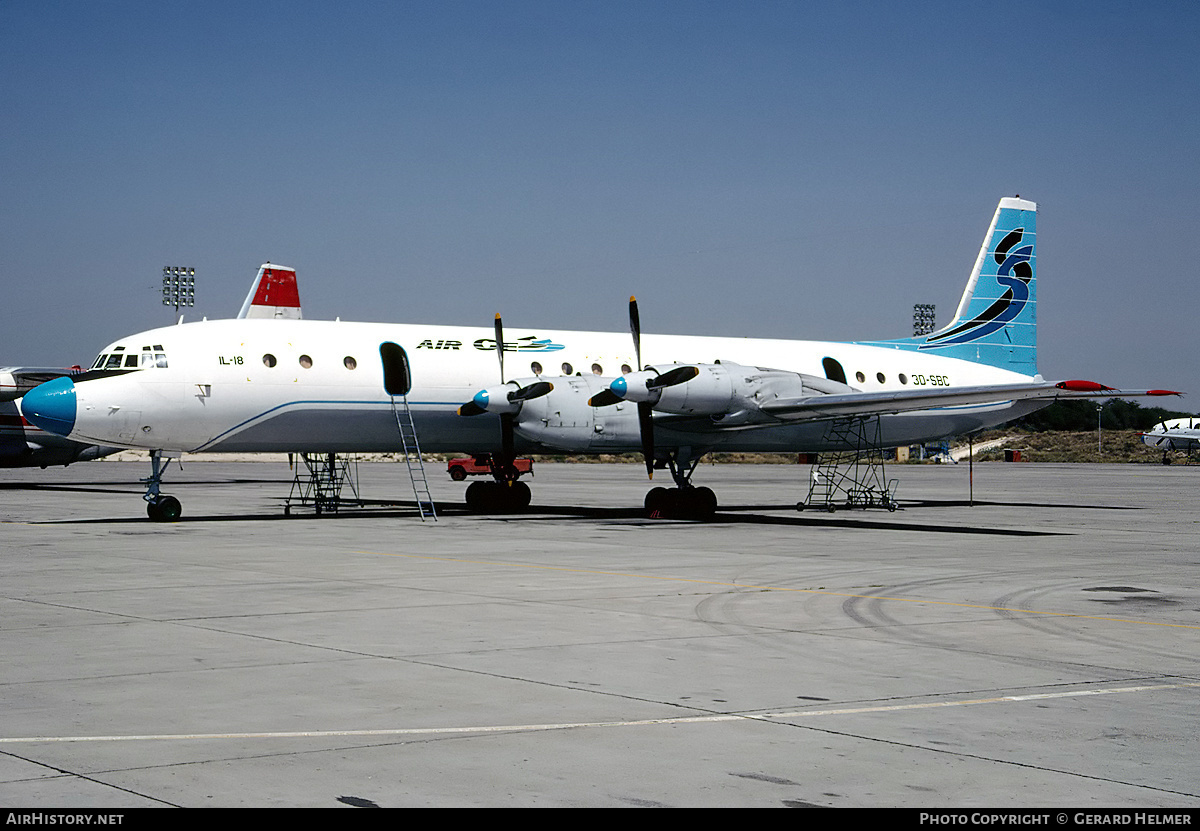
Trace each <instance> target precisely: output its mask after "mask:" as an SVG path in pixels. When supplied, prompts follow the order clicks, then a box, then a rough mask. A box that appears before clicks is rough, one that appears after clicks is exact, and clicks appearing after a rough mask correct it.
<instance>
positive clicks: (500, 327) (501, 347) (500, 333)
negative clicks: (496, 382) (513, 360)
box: [496, 312, 504, 384]
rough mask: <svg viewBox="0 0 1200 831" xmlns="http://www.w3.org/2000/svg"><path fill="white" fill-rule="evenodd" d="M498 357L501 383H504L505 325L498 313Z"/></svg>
mask: <svg viewBox="0 0 1200 831" xmlns="http://www.w3.org/2000/svg"><path fill="white" fill-rule="evenodd" d="M496 357H497V358H498V359H499V360H500V383H501V384H503V383H504V324H503V323H502V322H501V321H500V313H499V312H496Z"/></svg>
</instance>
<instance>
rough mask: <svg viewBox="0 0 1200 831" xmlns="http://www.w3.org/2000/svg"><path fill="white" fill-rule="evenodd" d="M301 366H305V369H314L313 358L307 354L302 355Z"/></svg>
mask: <svg viewBox="0 0 1200 831" xmlns="http://www.w3.org/2000/svg"><path fill="white" fill-rule="evenodd" d="M300 366H302V367H304V368H305V369H312V358H310V357H308V356H307V355H301V356H300Z"/></svg>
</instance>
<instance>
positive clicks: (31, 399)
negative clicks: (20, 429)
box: [21, 375, 75, 436]
mask: <svg viewBox="0 0 1200 831" xmlns="http://www.w3.org/2000/svg"><path fill="white" fill-rule="evenodd" d="M21 414H22V415H24V416H25V418H26V419H27V420H28V421H29V422H30V423H31V424H35V425H37V426H38V427H41V428H42V429H43V430H45V431H46V432H47V433H56V434H58V435H60V436H67V435H70V434H71V431H72V430H74V429H75V382H74V381H72V380H71V379H70V378H68V377H67V376H65V375H64V376H63V377H61V378H55V379H54V380H53V381H47V382H46V383H44V384H41V385H39V386H36V387H34V388H33V389H31V390H30V391H29V392H27V393H25V395H24V396H23V397H22V398H21Z"/></svg>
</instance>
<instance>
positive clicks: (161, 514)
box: [142, 450, 183, 522]
mask: <svg viewBox="0 0 1200 831" xmlns="http://www.w3.org/2000/svg"><path fill="white" fill-rule="evenodd" d="M170 458H172V457H167V458H164V457H163V454H162V451H160V450H152V451H150V478H148V479H143V480H142V481H143V482H145V483H146V493H145V495H144V496H143V497H142V499H144V500H146V515H147V516H148V517H150V519H152V520H153V521H154V522H174V521H175V520H177V519H179V517H180V515H181V514H182V513H183V506H182V505H181V504H180V503H179V500H178V499H176V498H175V497H173V496H170V495H169V494H164V493H159V488H160V487H161V486H162V477H163V473H164V472H165V470H166V467H167V462H168V461H169V459H170ZM173 458H179V457H178V456H175V457H173Z"/></svg>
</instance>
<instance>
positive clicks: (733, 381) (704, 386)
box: [654, 364, 753, 415]
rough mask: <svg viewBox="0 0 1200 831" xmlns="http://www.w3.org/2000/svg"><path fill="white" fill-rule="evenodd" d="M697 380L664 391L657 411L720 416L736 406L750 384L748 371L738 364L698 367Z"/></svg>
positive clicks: (747, 368) (656, 405)
mask: <svg viewBox="0 0 1200 831" xmlns="http://www.w3.org/2000/svg"><path fill="white" fill-rule="evenodd" d="M694 366H695V368H696V369H697V370H698V374H697V375H696V377H694V378H692V379H691V380H690V381H685V382H683V383H681V384H676V385H674V386H670V387H663V388H662V389H660V390H659V391H658V392H659V396H658V401H656V402H654V409H656V410H658V411H659V412H663V413H674V414H676V415H719V414H721V413H728V412H730V411H731V409H741V408H740V407H736V406H735V402H736V399H737V398H738V397H739V395H740V394H741V393H742V388H743V387H746V386H747V384H748V379H745V378H744V377H743V376H744V374H745V373H744V372H743V371H745V370H749V371H753V370H751V369H750V367H744V366H739V365H738V364H729V365H728V366H726V365H724V364H695V365H694Z"/></svg>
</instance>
